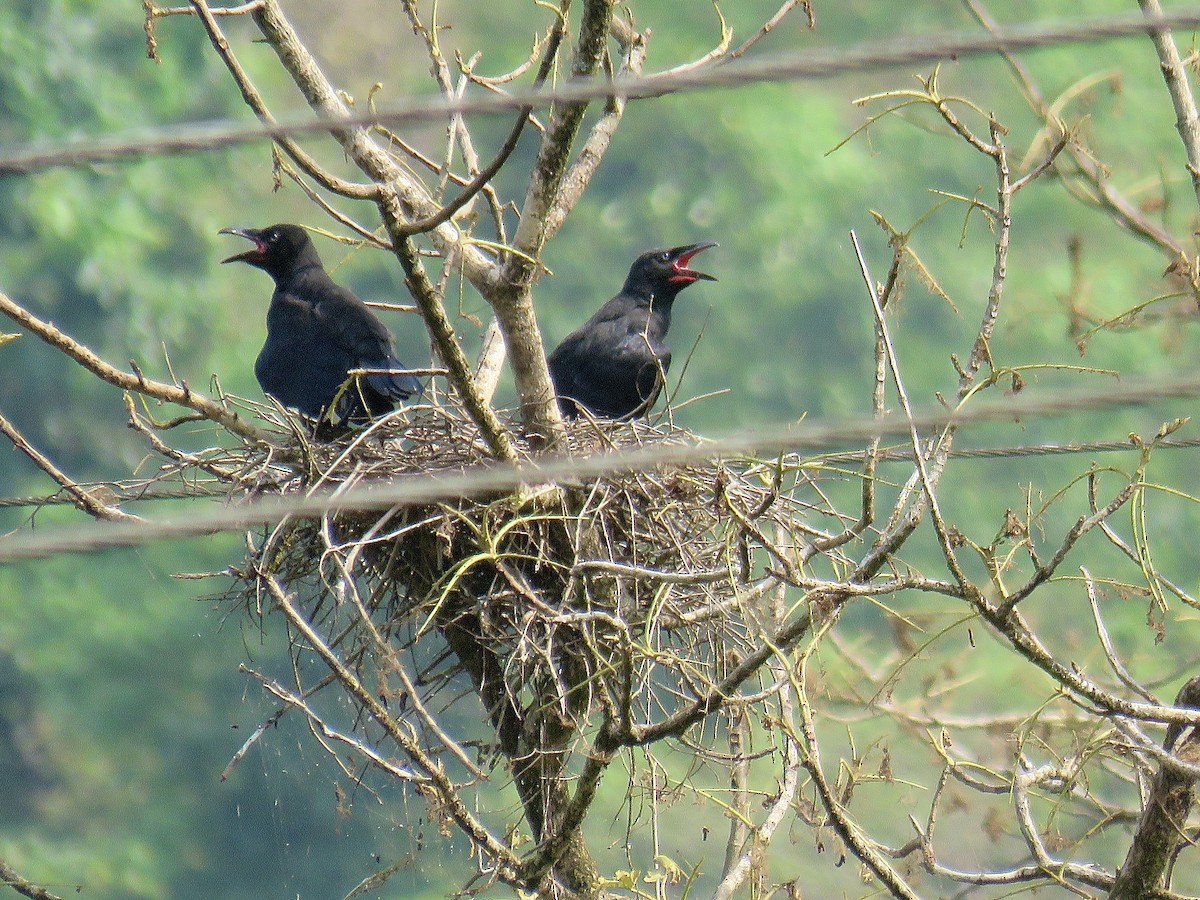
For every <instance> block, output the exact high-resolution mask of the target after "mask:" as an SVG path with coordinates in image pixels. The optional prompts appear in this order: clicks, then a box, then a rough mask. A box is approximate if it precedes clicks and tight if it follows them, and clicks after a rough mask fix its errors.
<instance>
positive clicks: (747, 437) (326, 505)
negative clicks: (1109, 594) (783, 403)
mask: <svg viewBox="0 0 1200 900" xmlns="http://www.w3.org/2000/svg"><path fill="white" fill-rule="evenodd" d="M1195 396H1200V377H1193V378H1177V379H1163V380H1156V381H1148V382H1141V383H1125V384H1120V385H1114V386H1109V387H1108V388H1107V389H1105V390H1094V391H1076V392H1073V393H1065V394H1064V393H1061V392H1060V393H1057V394H1056V395H1055V396H1054V397H1050V398H1044V399H1039V398H1034V397H1032V396H1031V394H1030V392H1029V391H1028V390H1027V391H1026V392H1025V395H1024V396H1022V397H1020V398H1016V397H1009V398H1005V400H1003V401H1000V402H996V401H993V402H987V403H979V404H978V405H977V406H975V407H974V408H973V409H969V410H966V411H961V412H958V413H954V412H951V411H948V410H946V409H945V408H943V407H937V408H934V409H931V410H929V411H926V412H918V413H915V414H914V416H913V417H912V419H911V420H909V419H908V418H907V417H904V418H903V419H901V418H900V417H898V416H891V417H889V418H887V419H875V418H874V417H866V416H862V417H857V418H852V419H842V420H830V421H828V422H825V423H821V422H813V421H804V422H798V423H794V424H775V425H769V426H764V427H762V428H758V429H744V430H741V431H737V432H734V433H732V434H729V435H727V436H725V437H721V438H716V439H711V440H710V439H705V440H702V441H698V442H696V443H692V444H678V445H676V444H671V445H661V444H658V445H653V444H652V445H645V446H641V447H635V448H632V449H623V450H618V451H614V452H611V453H599V454H595V455H592V456H587V457H550V458H540V457H539V458H538V459H537V460H534V461H528V462H523V463H519V464H515V465H513V464H506V463H499V462H496V461H488V462H487V463H481V464H480V465H477V466H473V467H471V468H468V469H466V470H464V471H456V472H449V473H414V474H412V475H408V476H402V477H397V478H395V479H392V480H390V481H388V482H387V483H383V484H373V483H369V482H368V483H360V484H358V485H354V486H351V487H346V486H344V485H343V486H341V487H338V488H334V489H330V490H325V491H317V492H313V493H310V494H305V495H302V496H297V495H288V496H283V497H279V496H273V497H266V498H262V499H258V500H255V501H253V502H250V503H245V504H242V505H240V506H223V507H221V508H219V509H213V510H208V511H205V512H200V513H196V512H189V513H188V514H187V517H186V518H184V519H149V520H145V521H143V522H142V523H140V524H125V523H119V522H118V523H89V524H84V525H77V526H71V527H65V528H62V529H60V530H55V531H53V532H50V533H45V532H41V531H39V532H37V533H31V532H23V533H16V534H13V535H12V536H11V537H9V538H7V539H6V540H4V541H3V542H0V562H10V561H14V560H19V559H35V558H42V557H46V556H51V555H54V554H60V553H87V552H93V551H97V550H104V549H110V548H115V547H128V546H137V545H142V544H145V543H148V542H150V541H154V540H160V539H163V538H168V537H194V536H198V535H206V534H214V533H217V532H221V531H240V530H242V529H245V528H250V527H254V526H259V525H267V524H271V523H275V522H279V521H280V520H282V519H284V518H287V517H288V516H293V515H299V516H320V515H324V514H326V513H331V512H339V511H346V510H368V509H388V508H391V507H393V506H400V505H409V504H417V503H436V502H440V501H445V500H454V499H458V498H463V497H471V496H476V495H479V494H482V493H487V492H492V491H512V490H515V489H516V488H518V487H519V486H521V485H538V484H546V483H555V482H563V481H571V480H579V479H587V478H598V477H603V476H608V475H618V474H627V473H632V472H640V471H646V470H649V469H653V468H656V467H658V466H661V465H688V464H703V463H705V462H709V461H711V460H713V459H717V458H722V457H733V458H737V457H743V456H750V455H756V454H770V455H776V454H778V453H786V452H789V451H797V450H800V449H810V450H811V449H824V448H829V447H834V446H837V445H839V444H840V445H845V444H846V443H851V442H855V443H857V442H862V441H866V440H868V439H870V438H872V437H875V436H879V437H897V436H900V435H905V434H907V433H908V432H909V429H910V427H912V426H915V427H917V428H919V429H922V430H927V429H935V428H936V429H941V428H944V427H946V425H947V424H949V423H950V422H951V421H953V422H954V423H955V424H956V425H957V426H959V428H960V430H961V429H962V428H963V427H964V426H966V425H969V424H974V423H980V422H992V421H1011V420H1012V419H1013V418H1014V417H1021V418H1032V417H1044V416H1055V415H1062V414H1067V413H1074V412H1080V411H1082V410H1096V409H1111V408H1114V407H1130V406H1136V405H1139V404H1143V403H1148V402H1150V401H1152V400H1164V399H1172V398H1181V397H1195Z"/></svg>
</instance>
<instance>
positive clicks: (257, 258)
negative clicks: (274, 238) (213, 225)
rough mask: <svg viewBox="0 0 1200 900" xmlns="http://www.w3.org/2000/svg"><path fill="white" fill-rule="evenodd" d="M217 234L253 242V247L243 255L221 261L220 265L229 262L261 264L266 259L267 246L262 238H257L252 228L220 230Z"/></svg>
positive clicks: (256, 233) (236, 254)
mask: <svg viewBox="0 0 1200 900" xmlns="http://www.w3.org/2000/svg"><path fill="white" fill-rule="evenodd" d="M217 234H236V235H237V236H238V237H244V238H245V239H246V240H248V241H254V246H253V247H252V248H250V249H249V250H247V251H245V252H244V253H235V254H234V255H233V256H231V257H229V258H228V259H223V260H221V263H222V264H224V263H231V262H248V263H256V262H261V261H262V260H263V259H264V258H266V254H267V245H266V244H264V243H263V241H262V238H260V237H259V236H258V232H257V231H256V230H255V229H253V228H222V229H221V230H220V231H218V232H217Z"/></svg>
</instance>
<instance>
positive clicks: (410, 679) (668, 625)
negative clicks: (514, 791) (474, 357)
mask: <svg viewBox="0 0 1200 900" xmlns="http://www.w3.org/2000/svg"><path fill="white" fill-rule="evenodd" d="M696 442H697V438H696V437H695V436H694V435H692V434H690V433H689V432H687V431H685V430H684V429H681V428H678V427H675V426H673V425H672V424H670V423H669V422H665V421H659V422H657V423H647V422H644V421H642V422H632V423H610V422H594V421H587V420H577V421H576V422H574V423H571V424H570V427H569V433H568V437H567V442H566V443H567V445H566V447H565V448H564V449H563V451H562V454H563V455H566V456H569V457H572V458H579V457H586V456H591V455H594V454H597V453H606V452H611V451H615V450H621V449H625V448H630V447H644V446H647V445H652V446H670V445H678V444H681V443H687V444H694V443H696ZM286 451H287V452H285V453H282V454H281V453H275V454H273V455H272V456H271V457H270V458H268V459H264V460H263V461H262V462H261V471H260V472H259V473H257V477H256V478H255V479H254V480H255V482H256V484H257V487H256V488H255V490H256V492H258V493H263V492H270V491H278V492H280V493H283V494H295V493H301V492H306V491H310V490H312V489H314V488H316V487H323V488H325V489H338V488H342V487H346V486H351V485H358V484H364V483H369V484H371V485H376V484H388V483H395V482H397V481H398V480H400V479H404V478H408V477H412V476H420V477H421V478H423V479H428V478H429V477H431V476H440V477H442V478H444V479H446V481H447V483H450V481H451V479H452V478H453V476H455V475H457V474H459V473H462V472H465V471H467V470H468V469H475V468H477V467H481V466H486V465H488V464H489V462H490V461H491V460H490V457H489V455H488V453H487V451H486V447H485V445H484V442H483V441H482V439H481V437H480V435H479V433H478V431H477V429H476V427H475V426H474V424H473V423H472V422H471V421H470V420H469V419H468V418H467V417H466V416H465V415H464V414H463V412H462V411H461V410H460V409H457V408H455V407H454V406H452V405H448V406H437V407H434V406H421V407H413V408H409V409H406V410H403V411H401V412H399V413H397V414H394V415H393V416H391V417H389V418H388V419H386V420H383V421H381V422H378V423H376V424H375V425H374V427H373V428H372V429H370V430H369V431H368V432H366V433H360V434H357V435H354V436H353V437H352V439H351V438H347V439H344V440H341V441H337V442H332V443H318V442H312V441H308V440H306V439H304V437H303V435H302V434H301V433H300V432H299V431H296V432H295V433H294V437H293V440H292V441H291V442H289V443H288V446H287V448H286ZM522 451H523V452H526V453H531V451H530V448H529V447H528V446H524V447H522ZM531 455H532V454H531ZM809 484H811V482H810V481H809V480H808V478H807V476H806V475H805V474H804V473H803V470H802V469H801V468H800V466H799V465H798V464H796V463H788V462H787V461H786V460H777V461H775V462H773V463H770V464H764V463H760V462H757V461H755V460H748V459H743V460H735V461H729V460H724V461H722V460H714V461H711V462H706V463H703V464H687V465H662V466H659V467H656V468H653V469H649V470H643V471H636V472H627V473H622V474H616V475H606V476H603V477H599V478H590V477H589V478H582V477H581V478H575V479H573V480H563V481H560V482H559V483H557V484H527V485H525V486H523V487H522V488H520V489H519V490H516V491H491V492H485V493H482V494H475V495H472V496H451V497H448V498H447V497H443V498H442V499H438V500H434V501H423V502H417V503H412V504H408V505H397V506H393V507H390V508H387V509H383V510H381V509H373V510H365V511H364V510H354V511H338V512H333V513H327V514H325V515H321V516H316V517H308V518H293V519H289V520H287V521H285V522H284V523H282V524H280V525H278V526H276V527H274V528H273V529H272V530H270V531H269V532H268V533H266V535H265V537H264V539H263V540H262V542H261V544H259V545H258V546H255V547H252V550H251V552H250V554H249V556H248V558H247V560H246V562H245V564H244V565H243V566H242V567H240V568H239V569H237V570H235V571H236V572H237V574H238V575H239V579H238V581H237V583H236V584H235V587H234V589H233V590H232V592H231V598H232V599H233V600H234V601H236V602H237V603H240V604H243V605H244V606H245V607H247V608H248V609H250V610H251V611H253V612H255V613H257V614H261V613H262V612H263V611H264V609H269V608H270V605H271V602H272V601H271V598H270V596H269V593H268V592H267V591H266V590H264V589H263V585H264V578H273V579H275V580H276V581H277V583H278V584H280V585H282V586H284V588H285V589H286V590H287V591H288V592H289V593H290V594H291V595H293V596H295V597H296V599H297V601H298V603H299V604H300V605H301V607H302V608H303V609H304V610H305V613H306V615H307V617H308V619H309V621H310V622H311V623H312V624H313V625H314V627H316V628H317V630H318V631H319V632H320V633H321V634H322V635H323V636H324V638H325V640H327V641H328V642H329V644H330V645H331V646H334V647H336V649H337V652H338V653H339V654H340V655H341V656H342V658H343V659H344V660H345V661H346V662H347V663H348V664H349V665H350V666H352V667H353V668H354V669H355V670H356V671H357V672H358V673H359V675H360V677H362V678H363V680H364V683H370V684H372V685H378V690H379V691H380V692H382V694H383V695H385V696H386V694H387V692H388V691H389V690H392V689H395V690H396V691H397V692H398V693H401V694H402V693H404V690H402V689H400V688H399V687H397V686H396V681H395V678H393V677H390V675H391V674H394V670H395V669H396V667H398V666H404V667H405V668H406V671H405V673H404V678H403V679H402V680H403V682H404V684H406V685H408V686H409V689H411V686H412V685H414V684H415V685H419V686H421V689H422V696H423V698H424V700H425V701H426V702H427V701H428V700H429V698H430V697H431V696H435V695H438V693H439V691H441V690H442V689H443V688H446V687H447V686H448V685H451V684H452V683H455V679H456V678H460V677H461V675H462V673H463V672H465V673H466V674H467V675H468V676H469V678H470V681H471V687H472V688H473V693H474V694H475V696H477V697H479V698H480V699H481V700H482V702H483V704H484V706H485V711H486V713H487V714H488V715H489V716H490V717H491V719H492V722H493V725H495V726H497V733H500V732H502V731H503V728H504V720H505V716H506V713H505V710H507V711H508V713H507V714H508V715H509V716H510V718H511V717H512V716H516V719H517V720H519V719H520V718H521V717H520V715H519V714H518V713H519V711H520V710H521V709H522V708H531V707H532V706H534V705H537V704H541V705H542V706H543V707H544V706H545V705H546V704H547V703H548V702H551V701H550V700H548V699H547V698H548V697H550V698H552V700H553V702H554V704H555V705H556V706H557V707H558V709H559V711H560V712H561V715H562V716H563V718H564V721H565V720H568V719H569V720H570V721H572V722H573V723H574V725H575V726H576V727H578V726H579V725H580V724H581V723H582V719H585V718H586V717H587V715H588V713H589V712H590V711H594V710H595V709H596V708H597V704H599V705H600V706H601V707H603V708H605V709H608V710H609V711H611V710H612V709H613V708H614V707H615V706H616V705H621V706H623V707H625V708H627V709H630V711H631V712H632V711H633V710H634V709H636V710H637V715H639V716H642V717H643V718H642V719H641V720H642V721H646V720H647V719H646V718H644V717H658V716H661V715H663V714H664V713H668V712H669V710H670V708H672V707H674V706H675V705H677V704H678V703H680V702H685V701H687V700H688V699H691V698H695V697H697V696H700V695H701V694H702V693H703V692H704V691H706V690H708V689H709V688H711V687H712V686H714V685H715V684H716V683H717V682H718V681H719V680H720V678H721V676H722V673H723V672H725V671H726V670H727V669H728V667H729V666H730V665H731V664H733V662H735V661H736V660H737V659H738V658H739V655H740V654H741V653H743V652H744V650H745V648H748V647H750V646H752V645H753V644H755V643H756V641H755V640H754V638H755V636H756V635H757V634H758V632H759V629H758V627H757V625H756V621H757V617H758V616H759V614H760V611H762V610H763V607H762V604H764V603H767V602H770V598H771V597H773V596H775V592H774V591H773V588H775V587H777V586H779V585H780V584H781V582H782V581H785V580H787V578H786V575H787V572H789V571H793V567H794V566H795V558H796V548H798V547H799V546H801V545H802V544H803V543H804V541H805V540H806V539H807V536H806V535H804V534H800V533H798V532H797V528H798V523H799V522H800V521H801V520H802V519H803V518H804V513H805V511H806V510H808V509H811V508H812V507H808V506H807V505H806V504H804V503H802V502H801V501H800V500H799V499H798V497H797V495H798V493H799V490H798V489H799V488H801V487H802V486H804V485H809ZM438 635H440V637H441V640H440V641H439V640H437V639H436V636H438ZM418 639H420V641H419V642H418ZM465 688H467V685H466V684H464V683H463V682H461V680H460V681H458V682H457V686H456V687H455V688H454V689H453V690H451V691H449V692H448V693H447V694H446V695H445V696H446V697H447V699H446V700H445V703H446V704H447V705H448V704H449V703H450V702H451V700H452V699H453V698H454V697H455V696H457V695H459V694H461V693H463V691H464V689H465ZM470 692H471V691H468V693H470ZM510 724H511V723H510ZM500 741H501V745H503V744H504V740H503V735H502V734H501V735H500Z"/></svg>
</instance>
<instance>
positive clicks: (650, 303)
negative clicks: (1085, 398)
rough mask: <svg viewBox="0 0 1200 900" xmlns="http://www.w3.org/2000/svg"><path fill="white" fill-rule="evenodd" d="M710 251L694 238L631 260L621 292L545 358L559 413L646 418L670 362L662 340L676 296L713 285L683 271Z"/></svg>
mask: <svg viewBox="0 0 1200 900" xmlns="http://www.w3.org/2000/svg"><path fill="white" fill-rule="evenodd" d="M715 246H717V245H716V243H715V242H713V241H700V242H699V243H696V244H688V245H686V246H684V247H674V248H672V249H670V250H651V251H650V252H649V253H643V254H642V255H641V256H639V257H638V258H637V259H636V260H634V263H633V266H632V267H631V268H630V269H629V275H628V277H627V278H626V279H625V286H624V287H623V288H621V293H619V294H617V296H615V297H613V298H612V299H611V300H609V301H608V302H607V303H605V304H604V305H603V306H602V307H600V310H599V312H597V313H596V314H595V315H594V316H592V317H591V318H590V319H588V320H587V322H585V323H584V324H583V326H582V327H580V328H579V329H578V330H576V331H573V332H572V333H571V334H569V335H567V337H566V339H565V340H564V341H563V342H562V343H561V344H559V345H558V346H557V347H556V348H555V349H554V352H553V353H551V354H550V358H549V360H548V362H549V364H550V378H551V379H552V380H553V382H554V392H555V394H557V395H558V403H559V408H560V409H561V410H562V413H563V415H565V416H567V417H568V418H574V417H575V416H577V415H578V414H579V411H580V407H583V408H586V409H587V410H588V411H589V412H590V413H591V414H592V415H595V416H600V417H602V418H607V419H624V418H628V417H632V416H641V415H645V414H646V412H647V411H648V410H649V409H650V407H651V406H653V405H654V401H655V400H656V399H658V394H659V391H661V390H662V383H663V376H664V375H665V374H666V372H667V369H668V368H669V367H670V365H671V351H670V350H669V349H668V348H667V345H666V344H665V343H664V342H663V340H664V338H665V337H666V335H667V329H669V328H670V327H671V307H672V306H673V305H674V303H675V297H676V296H677V295H678V294H679V292H680V291H682V290H683V289H684V288H685V287H687V286H688V285H689V284H694V283H695V282H697V281H700V280H705V281H716V280H717V279H715V278H713V276H711V275H705V274H704V273H703V272H697V271H696V270H695V269H692V268H690V267H689V263H690V262H691V260H692V257H693V256H695V255H696V254H697V253H699V252H700V251H701V250H707V249H708V248H709V247H715Z"/></svg>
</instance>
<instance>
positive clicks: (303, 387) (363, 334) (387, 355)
mask: <svg viewBox="0 0 1200 900" xmlns="http://www.w3.org/2000/svg"><path fill="white" fill-rule="evenodd" d="M221 234H236V235H239V236H241V237H244V238H247V239H248V240H251V241H253V242H254V246H253V247H252V248H250V249H249V250H247V251H246V252H245V253H238V254H236V255H234V256H231V257H229V258H228V259H225V260H222V262H227V263H228V262H245V263H249V264H250V265H252V266H256V267H258V268H260V269H262V270H263V271H264V272H266V273H267V274H268V275H270V276H271V278H273V279H274V281H275V293H274V294H273V295H272V296H271V305H270V307H269V308H268V309H267V340H266V342H265V343H264V344H263V348H262V350H261V351H260V352H259V354H258V359H257V361H255V363H254V374H255V375H256V376H258V383H259V384H260V385H261V386H262V389H263V391H264V392H265V393H267V394H269V395H270V396H272V397H274V398H275V399H276V400H278V401H279V402H280V403H281V404H282V405H283V406H286V407H291V408H293V409H297V410H299V411H300V412H302V413H304V414H305V415H306V416H312V417H313V418H318V417H325V418H326V419H327V420H328V421H329V422H330V423H331V424H332V425H335V426H336V425H343V424H345V423H356V424H359V423H363V422H365V421H367V420H369V419H370V418H372V417H375V416H379V415H382V414H384V413H386V412H389V411H391V410H392V409H394V408H395V405H396V403H397V402H398V401H402V400H407V399H409V398H410V397H414V396H417V395H419V394H420V393H421V382H420V381H419V380H417V378H416V377H415V376H414V375H411V374H409V373H407V372H403V371H397V370H403V369H405V368H406V367H405V365H404V363H402V362H400V360H398V359H397V358H396V352H395V344H394V341H393V339H392V335H391V333H390V332H389V331H388V330H387V327H386V326H385V325H384V324H383V323H382V322H381V321H379V317H378V316H376V315H375V313H373V312H372V311H371V310H370V309H369V308H368V307H367V305H366V304H365V303H363V302H362V301H361V300H359V299H358V297H356V296H354V294H352V293H351V292H350V291H348V290H346V288H344V287H341V286H340V285H338V284H336V283H335V282H334V281H333V279H332V278H330V277H329V274H328V273H327V272H326V271H325V267H324V266H323V265H321V257H320V256H318V255H317V248H316V247H314V246H313V244H312V241H311V240H310V239H309V237H308V232H306V231H305V230H304V229H303V228H301V227H300V226H299V225H271V226H269V227H267V228H262V229H256V228H223V229H221ZM351 369H386V370H391V371H387V372H381V373H379V374H371V375H366V376H363V377H361V378H356V379H354V381H353V382H352V383H350V384H346V382H347V379H348V378H349V375H348V373H349V371H350V370H351ZM343 385H345V388H344V390H343V389H342V388H343ZM339 391H340V393H339ZM335 398H336V399H337V402H336V403H334V400H335ZM331 404H333V408H332V409H330V405H331Z"/></svg>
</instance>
